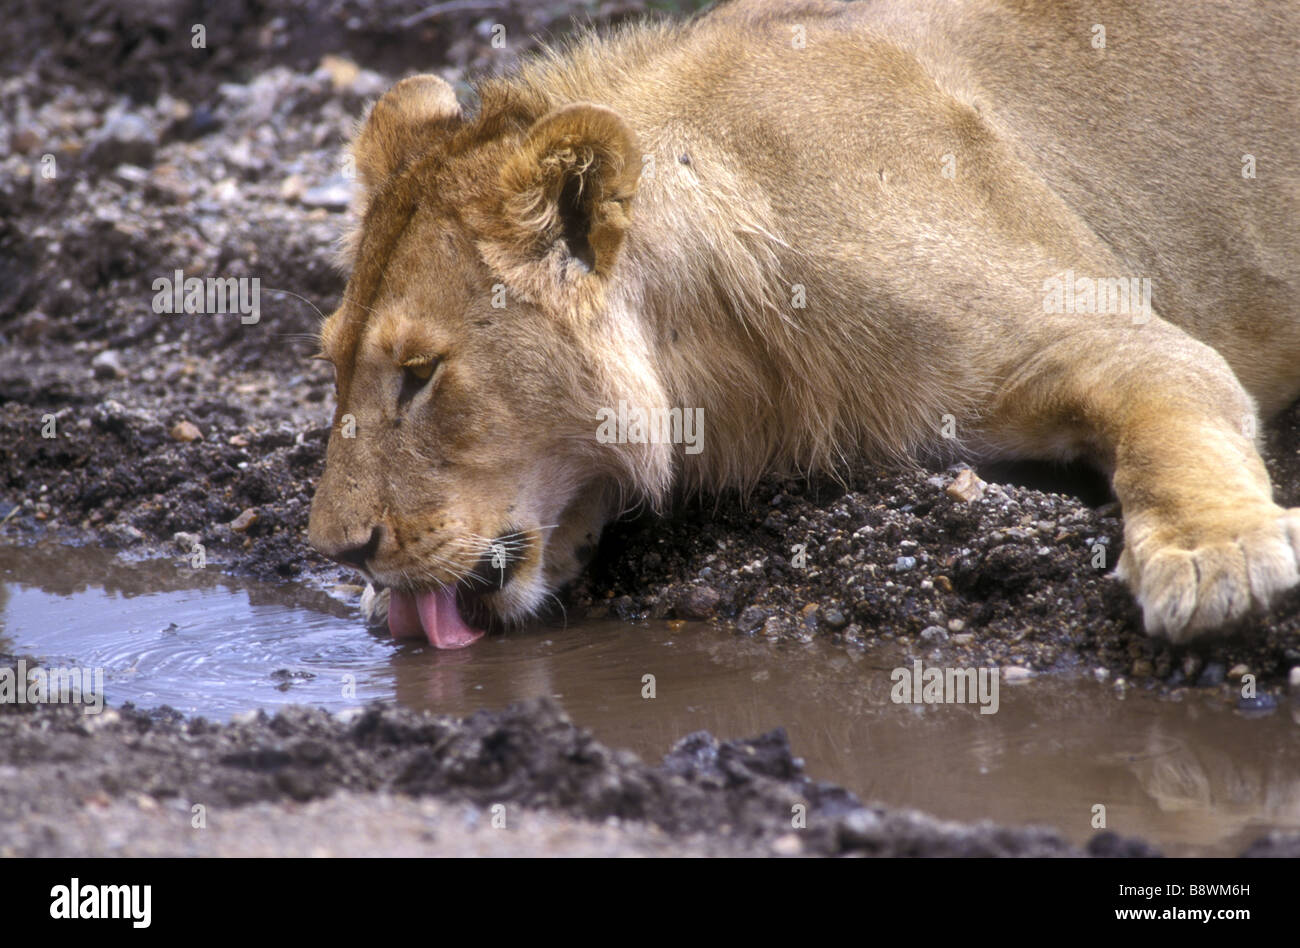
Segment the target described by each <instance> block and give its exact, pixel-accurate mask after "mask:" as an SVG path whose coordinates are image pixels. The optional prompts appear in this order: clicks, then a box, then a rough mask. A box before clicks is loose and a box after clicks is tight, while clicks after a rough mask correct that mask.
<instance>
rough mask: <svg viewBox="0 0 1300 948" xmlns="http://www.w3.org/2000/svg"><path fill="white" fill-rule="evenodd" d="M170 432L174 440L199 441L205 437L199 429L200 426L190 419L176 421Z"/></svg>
mask: <svg viewBox="0 0 1300 948" xmlns="http://www.w3.org/2000/svg"><path fill="white" fill-rule="evenodd" d="M168 433H169V434H170V435H171V438H172V440H173V441H187V442H188V441H198V440H199V439H200V438H202V437H203V432H202V431H200V430H199V429H198V426H197V425H195V424H194V423H193V422H189V421H178V422H176V424H174V425H172V430H171V431H170V432H168Z"/></svg>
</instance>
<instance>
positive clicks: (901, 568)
mask: <svg viewBox="0 0 1300 948" xmlns="http://www.w3.org/2000/svg"><path fill="white" fill-rule="evenodd" d="M913 569H916V557H915V556H900V557H899V558H898V559H896V560H894V572H895V573H906V572H907V571H908V570H913Z"/></svg>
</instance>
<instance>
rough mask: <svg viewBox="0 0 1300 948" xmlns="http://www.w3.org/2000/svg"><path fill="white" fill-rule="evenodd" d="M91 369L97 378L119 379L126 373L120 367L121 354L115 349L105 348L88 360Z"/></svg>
mask: <svg viewBox="0 0 1300 948" xmlns="http://www.w3.org/2000/svg"><path fill="white" fill-rule="evenodd" d="M90 368H91V371H93V372H94V373H95V378H97V379H120V378H121V377H122V376H124V375H126V370H125V369H124V368H123V367H122V356H121V354H120V353H118V352H117V350H115V349H105V350H104V351H103V352H101V353H100V354H99V355H97V356H95V358H93V359H91V360H90Z"/></svg>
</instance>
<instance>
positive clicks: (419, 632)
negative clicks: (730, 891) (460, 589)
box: [388, 589, 483, 648]
mask: <svg viewBox="0 0 1300 948" xmlns="http://www.w3.org/2000/svg"><path fill="white" fill-rule="evenodd" d="M388 631H389V632H390V633H391V634H392V636H393V638H395V639H418V638H420V637H421V636H426V637H427V638H428V639H429V644H430V645H432V646H433V647H434V648H464V647H465V646H466V645H470V644H472V643H474V642H475V641H477V640H478V639H479V638H481V637H482V635H483V633H482V632H479V631H478V630H477V629H471V628H470V627H469V626H468V625H466V624H465V620H464V619H462V618H461V617H460V610H459V609H458V608H456V591H455V590H454V589H442V590H439V591H438V592H424V593H417V594H416V595H414V596H412V595H411V594H410V593H403V592H398V591H397V590H396V589H394V590H392V591H391V592H390V593H389V599H388Z"/></svg>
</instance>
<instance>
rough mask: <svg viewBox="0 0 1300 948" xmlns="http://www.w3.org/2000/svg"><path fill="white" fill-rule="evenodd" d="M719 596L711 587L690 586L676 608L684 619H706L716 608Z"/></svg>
mask: <svg viewBox="0 0 1300 948" xmlns="http://www.w3.org/2000/svg"><path fill="white" fill-rule="evenodd" d="M720 598H721V596H719V595H718V591H717V590H716V589H714V588H713V587H712V586H692V587H691V588H690V589H688V590H687V591H686V595H685V596H684V597H683V598H682V602H681V604H680V605H679V606H678V610H677V611H678V612H679V613H681V616H682V618H684V619H708V618H709V617H710V616H712V615H713V613H714V611H715V610H716V609H717V608H718V600H719V599H720Z"/></svg>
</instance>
